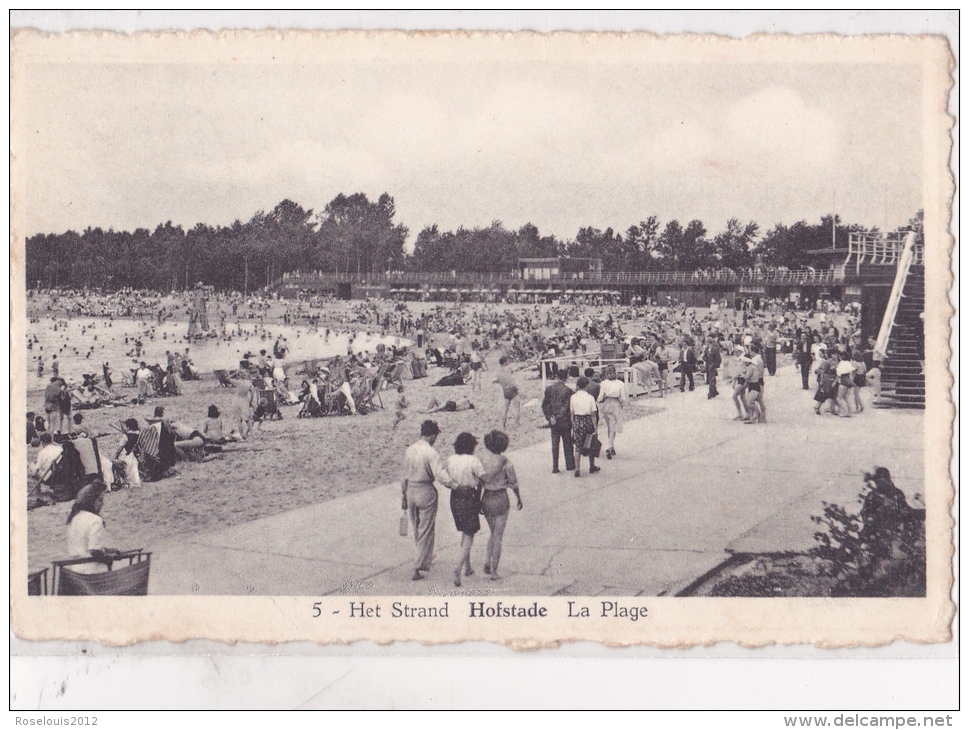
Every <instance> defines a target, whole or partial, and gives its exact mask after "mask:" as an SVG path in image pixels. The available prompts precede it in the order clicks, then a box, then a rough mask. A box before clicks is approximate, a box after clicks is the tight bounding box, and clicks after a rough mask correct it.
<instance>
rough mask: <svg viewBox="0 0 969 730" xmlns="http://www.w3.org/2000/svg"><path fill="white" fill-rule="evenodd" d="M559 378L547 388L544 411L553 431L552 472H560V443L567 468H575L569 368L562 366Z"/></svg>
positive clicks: (543, 402)
mask: <svg viewBox="0 0 969 730" xmlns="http://www.w3.org/2000/svg"><path fill="white" fill-rule="evenodd" d="M557 375H558V380H556V381H555V382H554V383H552V384H551V385H550V386H548V387H547V388H546V389H545V399H544V400H543V401H542V413H543V414H545V420H547V421H548V427H549V429H550V430H551V432H552V473H553V474H558V473H559V443H561V444H562V448H563V449H564V450H565V470H566V471H573V470H574V469H575V453H574V446H573V444H572V422H571V417H570V415H569V401H570V400H571V398H572V393H573V391H572V388H570V387H569V386H568V382H567V381H568V379H569V369H568V368H560V369H559V371H558V373H557Z"/></svg>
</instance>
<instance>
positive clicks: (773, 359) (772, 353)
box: [763, 322, 777, 376]
mask: <svg viewBox="0 0 969 730" xmlns="http://www.w3.org/2000/svg"><path fill="white" fill-rule="evenodd" d="M763 343H764V365H765V366H766V367H767V372H768V373H770V375H771V376H774V375H776V374H777V325H775V324H774V323H773V322H771V323H770V324H769V325H767V332H765V333H764V340H763Z"/></svg>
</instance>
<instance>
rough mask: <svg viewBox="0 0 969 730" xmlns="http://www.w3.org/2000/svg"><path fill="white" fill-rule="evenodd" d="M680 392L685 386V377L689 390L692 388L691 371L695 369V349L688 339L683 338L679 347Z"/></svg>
mask: <svg viewBox="0 0 969 730" xmlns="http://www.w3.org/2000/svg"><path fill="white" fill-rule="evenodd" d="M679 365H680V392H681V393H682V392H683V391H684V390H685V388H686V381H687V378H689V380H690V390H693V388H694V382H693V371H694V370H695V369H696V351H695V350H694V349H693V345H692V344H691V343H690V340H688V339H686V338H684V339H683V346H682V347H681V348H680V362H679Z"/></svg>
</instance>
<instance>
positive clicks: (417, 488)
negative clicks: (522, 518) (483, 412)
mask: <svg viewBox="0 0 969 730" xmlns="http://www.w3.org/2000/svg"><path fill="white" fill-rule="evenodd" d="M440 432H441V429H440V428H438V425H437V422H436V421H430V420H428V421H424V423H422V424H421V437H420V439H418V440H417V441H415V442H414V443H413V444H411V445H410V446H408V447H407V451H405V452H404V477H403V479H402V480H401V482H400V489H401V493H402V495H401V508H402V509H406V510H407V511H408V513H409V514H410V522H411V525H412V526H413V528H414V542H415V543H416V544H417V558H416V559H415V561H414V575H413V576H411V580H422V579H423V578H424V575H423V574H422V571H427V570H430V568H431V560H432V559H433V557H434V533H435V526H436V521H437V489H436V488H435V487H434V482H435V481H437V482H439V483H441V484H443V485H444V486H446V487H448V488H454V486H455V484H454V482H453V481H452V480H451V477H450V476H449V475H448V473H447V469H445V467H444V463H443V462H442V461H441V456H440V454H438V453H437V451H436V450H435V449H434V442H435V441H437V435H438V434H439V433H440Z"/></svg>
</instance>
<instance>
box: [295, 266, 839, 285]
mask: <svg viewBox="0 0 969 730" xmlns="http://www.w3.org/2000/svg"><path fill="white" fill-rule="evenodd" d="M843 278H844V269H843V267H841V268H839V269H838V270H837V271H835V270H832V269H822V270H820V271H818V270H815V269H810V268H809V269H760V270H747V271H730V270H723V269H720V270H710V271H605V272H601V273H598V274H590V275H589V276H583V277H582V278H572V277H570V276H568V275H558V276H552V277H549V278H547V279H523V278H521V277H520V276H515V275H512V274H509V273H496V272H490V273H474V272H442V271H421V272H410V273H407V272H397V271H395V272H391V273H386V272H385V273H382V274H376V275H369V276H365V275H359V276H358V275H357V274H346V273H331V272H319V273H316V272H313V273H308V274H303V273H290V274H289V275H288V276H287V277H286V279H285V283H286V284H287V285H289V286H301V285H311V284H318V283H346V282H361V283H362V284H367V285H371V286H382V285H388V286H393V285H394V284H399V285H410V286H419V285H427V286H445V287H446V288H467V287H472V286H475V285H478V286H483V285H488V286H490V287H494V286H497V285H506V286H509V287H514V288H516V289H522V290H528V289H530V288H534V287H542V286H545V287H553V288H555V289H563V288H571V289H575V290H577V291H582V290H583V289H586V288H601V287H603V286H610V285H611V286H616V285H623V284H626V285H636V284H639V285H643V284H657V285H664V284H665V285H677V284H679V285H691V284H693V285H710V286H715V285H734V284H747V283H749V284H825V283H834V282H836V281H841V280H842V279H843Z"/></svg>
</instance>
